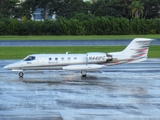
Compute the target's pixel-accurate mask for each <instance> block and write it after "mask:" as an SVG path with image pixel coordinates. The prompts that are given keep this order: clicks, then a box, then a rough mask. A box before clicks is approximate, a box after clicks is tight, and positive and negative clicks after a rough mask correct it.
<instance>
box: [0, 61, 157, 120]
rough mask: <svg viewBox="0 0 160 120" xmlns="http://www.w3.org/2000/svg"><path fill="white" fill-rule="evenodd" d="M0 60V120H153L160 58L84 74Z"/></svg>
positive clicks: (155, 109)
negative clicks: (16, 67)
mask: <svg viewBox="0 0 160 120" xmlns="http://www.w3.org/2000/svg"><path fill="white" fill-rule="evenodd" d="M15 61H17V60H0V119H2V120H3V119H7V120H8V119H9V120H10V119H11V120H12V119H15V120H22V119H27V120H34V119H38V120H44V119H45V120H47V119H50V120H106V119H107V120H108V119H109V120H128V119H129V120H135V119H138V120H151V119H153V120H159V119H160V114H159V113H160V92H159V91H160V59H148V60H147V61H145V62H142V63H137V64H123V65H117V66H111V67H107V68H103V69H100V70H99V71H98V72H89V73H88V76H87V77H86V78H81V73H80V71H26V72H25V76H24V78H23V79H20V78H19V77H18V74H17V73H14V72H12V71H9V70H4V69H3V66H5V65H6V64H9V63H12V62H15Z"/></svg>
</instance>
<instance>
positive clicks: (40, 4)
mask: <svg viewBox="0 0 160 120" xmlns="http://www.w3.org/2000/svg"><path fill="white" fill-rule="evenodd" d="M18 2H19V0H0V16H1V17H6V18H7V17H8V18H17V17H19V18H22V17H23V16H26V17H27V18H28V19H30V18H31V14H33V13H34V12H35V10H36V9H37V8H41V13H42V15H43V18H44V19H47V16H48V15H53V14H56V15H57V16H61V17H63V18H67V19H70V18H72V17H74V16H75V15H76V14H77V13H83V14H85V15H89V14H92V15H94V16H99V17H102V16H112V17H125V18H128V19H131V18H135V17H138V18H144V19H145V18H146V19H150V18H156V17H158V15H159V13H160V0H92V2H84V1H83V0H25V2H22V3H21V4H19V3H18Z"/></svg>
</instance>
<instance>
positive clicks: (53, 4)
mask: <svg viewBox="0 0 160 120" xmlns="http://www.w3.org/2000/svg"><path fill="white" fill-rule="evenodd" d="M18 2H19V0H0V35H111V34H112V35H118V34H119V35H124V34H127V35H128V34H159V33H160V13H159V12H160V0H92V3H90V2H84V1H83V0H26V1H25V2H23V3H21V4H18ZM38 8H41V13H42V16H43V18H44V21H39V22H38V21H32V20H30V19H31V15H33V14H34V12H35V11H36V9H38ZM53 14H56V19H55V20H48V19H47V18H48V15H53ZM17 18H22V21H18V20H17Z"/></svg>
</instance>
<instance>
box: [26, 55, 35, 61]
mask: <svg viewBox="0 0 160 120" xmlns="http://www.w3.org/2000/svg"><path fill="white" fill-rule="evenodd" d="M35 59H36V57H35V56H28V57H27V58H25V59H24V61H33V60H35Z"/></svg>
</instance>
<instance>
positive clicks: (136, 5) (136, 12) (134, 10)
mask: <svg viewBox="0 0 160 120" xmlns="http://www.w3.org/2000/svg"><path fill="white" fill-rule="evenodd" d="M129 8H130V9H131V15H132V18H135V17H138V18H140V17H142V16H143V10H144V3H142V2H141V1H137V0H135V1H133V2H132V3H131V4H130V6H129Z"/></svg>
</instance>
